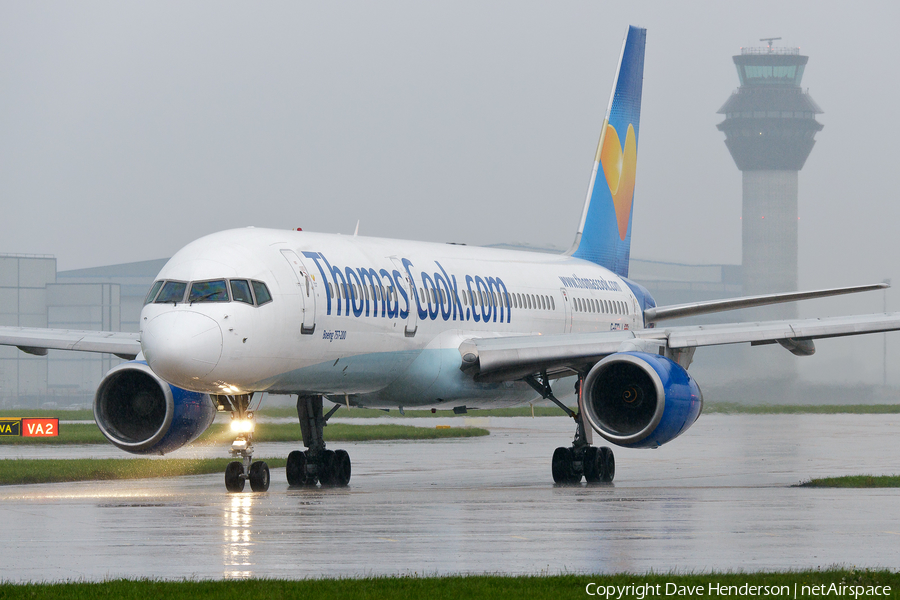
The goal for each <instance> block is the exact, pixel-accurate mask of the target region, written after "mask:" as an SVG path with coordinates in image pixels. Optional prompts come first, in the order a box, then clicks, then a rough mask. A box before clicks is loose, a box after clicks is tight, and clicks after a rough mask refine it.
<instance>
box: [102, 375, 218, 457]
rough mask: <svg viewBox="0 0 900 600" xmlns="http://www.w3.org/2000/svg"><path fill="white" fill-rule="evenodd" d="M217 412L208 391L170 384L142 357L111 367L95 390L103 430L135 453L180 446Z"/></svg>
mask: <svg viewBox="0 0 900 600" xmlns="http://www.w3.org/2000/svg"><path fill="white" fill-rule="evenodd" d="M215 416H216V407H215V405H213V403H212V400H210V398H209V396H208V395H206V394H201V393H197V392H189V391H187V390H183V389H181V388H177V387H175V386H173V385H169V384H168V383H166V382H165V381H163V380H162V379H160V378H159V377H158V376H157V375H156V374H155V373H154V372H153V371H152V370H151V369H150V367H148V366H147V363H145V362H143V361H131V362H127V363H122V364H121V365H118V366H116V367H114V368H112V369H111V370H110V371H109V373H107V374H106V377H104V378H103V381H101V382H100V387H98V388H97V393H96V394H95V395H94V419H95V420H96V421H97V425H98V426H99V427H100V431H102V432H103V435H105V436H106V439H108V440H109V441H110V442H112V443H113V444H114V445H116V446H118V447H119V448H121V449H122V450H125V451H126V452H131V453H132V454H165V453H167V452H171V451H173V450H177V449H178V448H181V447H182V446H184V445H185V444H188V443H190V442H192V441H194V440H195V439H197V437H198V436H199V435H200V434H201V433H203V432H204V431H206V428H207V427H209V426H210V424H212V422H213V419H214V418H215Z"/></svg>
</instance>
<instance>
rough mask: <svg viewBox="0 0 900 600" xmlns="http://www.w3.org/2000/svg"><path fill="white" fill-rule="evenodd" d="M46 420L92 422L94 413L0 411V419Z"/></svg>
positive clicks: (51, 410)
mask: <svg viewBox="0 0 900 600" xmlns="http://www.w3.org/2000/svg"><path fill="white" fill-rule="evenodd" d="M17 417H21V418H23V419H28V418H41V417H43V418H47V419H59V420H60V421H93V420H94V411H92V410H64V409H59V408H54V409H48V408H29V409H18V408H10V409H3V410H0V418H3V419H8V418H17Z"/></svg>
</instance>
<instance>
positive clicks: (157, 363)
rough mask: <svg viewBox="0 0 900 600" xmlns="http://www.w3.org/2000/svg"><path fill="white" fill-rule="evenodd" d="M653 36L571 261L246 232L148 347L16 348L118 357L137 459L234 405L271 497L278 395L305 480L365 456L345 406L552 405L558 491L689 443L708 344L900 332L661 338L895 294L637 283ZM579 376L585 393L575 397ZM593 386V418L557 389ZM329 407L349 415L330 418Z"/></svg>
mask: <svg viewBox="0 0 900 600" xmlns="http://www.w3.org/2000/svg"><path fill="white" fill-rule="evenodd" d="M645 39H646V30H644V29H639V28H636V27H631V28H629V29H628V32H627V35H626V38H625V41H624V43H623V46H622V52H621V56H620V58H619V64H618V69H617V72H616V76H615V81H614V85H613V90H612V94H611V97H610V101H609V106H608V108H607V112H606V119H605V120H604V122H603V128H602V130H601V133H600V143H599V145H598V147H597V153H596V156H595V157H594V164H593V172H592V174H591V179H590V185H589V186H588V193H587V198H586V199H585V202H584V210H583V212H582V215H581V221H580V223H579V226H578V229H577V231H576V234H575V241H574V243H573V244H572V247H571V249H570V250H569V251H568V252H566V253H565V254H562V255H556V254H538V253H533V252H516V251H511V250H500V249H490V248H477V247H469V246H464V245H453V244H435V243H425V242H413V241H400V240H390V239H379V238H370V237H362V236H352V237H350V236H339V235H331V234H322V233H309V232H304V231H299V230H298V231H283V230H276V229H255V228H252V227H251V228H246V229H236V230H231V231H223V232H220V233H215V234H213V235H209V236H206V237H203V238H201V239H199V240H197V241H194V242H192V243H190V244H188V245H187V246H185V247H184V248H182V249H181V250H179V251H178V252H177V253H176V254H175V256H173V257H172V259H171V260H170V261H169V262H168V263H167V264H166V265H165V266H164V267H163V269H162V271H160V273H159V276H158V277H157V280H156V282H155V283H154V284H153V286H152V287H151V289H150V292H149V293H148V294H147V298H146V303H145V305H144V307H143V310H142V311H141V316H140V333H134V334H132V333H121V332H103V331H69V330H52V329H34V328H17V327H0V344H5V345H13V346H18V347H19V348H20V349H21V350H23V351H25V352H29V353H32V354H39V355H41V354H46V353H47V351H48V350H49V349H59V350H79V351H87V352H106V353H112V354H115V355H117V356H120V357H122V358H125V359H128V360H129V362H124V363H122V364H120V365H118V366H116V367H114V368H113V369H111V370H110V371H109V373H108V374H107V375H106V376H105V377H104V379H103V380H102V382H101V383H100V386H99V389H98V390H97V393H96V395H95V398H94V416H95V418H96V421H97V424H98V425H99V427H100V429H101V431H102V432H103V434H104V435H105V436H106V437H107V438H108V439H109V441H110V442H112V443H113V444H115V445H116V446H118V447H119V448H121V449H123V450H125V451H127V452H131V453H135V454H150V453H153V454H163V453H167V452H171V451H173V450H175V449H177V448H180V447H181V446H183V445H185V444H188V443H190V442H191V441H192V440H194V439H196V438H197V436H199V435H200V434H201V433H202V432H203V431H204V430H205V429H206V428H207V427H209V425H210V424H211V423H212V421H213V417H214V416H215V414H216V412H217V411H229V412H230V413H231V415H232V420H233V428H234V429H235V431H236V434H235V437H236V439H235V440H234V442H233V444H232V447H231V453H232V456H234V457H235V459H236V460H234V461H233V462H232V463H231V464H229V465H228V468H227V470H226V472H225V486H226V488H227V489H228V490H229V491H231V492H239V491H242V490H243V489H244V483H245V481H247V480H249V481H250V487H251V489H252V490H254V491H265V490H267V489H268V487H269V468H268V466H267V465H266V464H265V463H264V462H261V461H256V462H254V461H253V460H252V453H253V445H252V435H253V422H254V420H253V412H254V411H255V410H256V408H258V404H259V401H260V399H261V398H262V394H263V393H264V392H270V393H278V394H294V395H296V396H297V414H298V417H299V420H300V429H301V437H302V440H303V446H304V447H305V448H306V450H305V451H300V450H297V451H294V452H291V453H290V455H289V456H288V460H287V469H286V471H287V480H288V483H289V484H290V485H291V486H309V485H316V484H317V483H321V484H322V485H346V484H347V483H348V482H349V480H350V473H351V468H350V457H349V455H348V454H347V452H345V451H343V450H334V451H333V450H331V449H326V445H325V442H324V440H323V438H322V432H323V427H324V426H325V423H326V422H327V421H328V419H329V418H330V417H331V416H332V415H333V414H335V411H337V410H339V408H340V407H341V406H348V407H349V406H356V407H370V408H398V407H400V408H440V409H454V410H455V411H456V412H465V411H466V410H468V409H474V408H496V407H503V406H512V405H517V404H522V403H527V402H529V401H533V400H534V399H536V398H538V397H540V398H544V399H548V400H551V401H553V402H555V403H556V404H557V405H559V407H560V409H561V410H564V411H566V412H567V413H568V414H569V415H570V416H572V417H573V418H574V421H575V438H574V441H573V442H572V444H571V446H562V447H560V448H557V449H556V451H555V452H554V453H553V457H552V460H551V472H552V476H553V480H554V481H555V482H557V483H574V482H579V481H581V479H582V477H583V478H584V479H586V480H587V481H589V482H602V481H612V479H613V477H614V475H615V460H614V457H613V452H612V450H611V449H610V448H608V447H605V446H604V447H599V448H598V447H596V446H594V445H593V434H594V432H596V433H597V434H599V435H600V436H601V437H602V438H604V439H605V440H607V441H608V442H610V443H611V444H615V445H617V446H622V447H626V448H655V447H658V446H660V445H662V444H665V443H667V442H669V441H671V440H673V439H674V438H676V437H678V436H679V435H681V434H682V433H684V432H685V431H686V430H687V429H688V428H689V427H690V426H691V425H692V424H693V423H694V421H696V420H697V418H698V417H699V416H700V411H701V408H702V405H703V398H702V395H701V393H700V388H699V387H698V385H697V383H696V382H695V381H694V379H693V378H692V377H691V376H690V375H689V374H688V372H687V368H688V366H689V365H690V364H691V360H692V357H693V354H694V350H695V349H696V348H698V347H700V346H709V345H717V344H737V343H748V342H749V343H751V344H754V345H757V344H768V343H778V344H780V345H781V346H783V347H784V348H785V349H787V350H788V351H790V352H792V353H794V354H797V355H801V356H807V355H811V354H812V353H813V352H814V351H815V347H814V342H813V340H815V339H817V338H827V337H836V336H845V335H857V334H863V333H874V332H884V331H893V330H897V329H900V315H897V314H877V315H859V316H848V317H837V318H822V319H805V320H792V321H770V322H748V323H732V324H723V325H713V326H678V327H664V326H660V323H662V322H663V321H665V320H667V319H673V318H677V317H685V316H691V315H700V314H705V313H712V312H717V311H725V310H733V309H741V308H747V307H754V306H762V305H767V304H774V303H779V302H790V301H796V300H804V299H809V298H821V297H825V296H832V295H837V294H844V293H851V292H859V291H866V290H874V289H880V288H882V287H884V285H883V284H876V285H867V286H856V287H845V288H835V289H829V290H819V291H811V292H792V293H782V294H773V295H765V296H754V297H743V298H734V299H728V300H713V301H707V302H697V303H692V304H681V305H676V306H663V307H660V306H656V302H655V301H654V300H653V298H652V297H651V296H650V294H649V293H648V291H647V290H646V289H645V288H643V287H641V286H640V285H638V284H637V283H635V282H633V281H631V280H629V279H628V264H629V252H630V245H631V228H632V218H631V215H632V206H633V205H632V202H633V194H634V183H635V167H636V160H637V151H638V134H639V121H640V106H641V87H642V82H643V65H644V45H645ZM564 378H567V379H568V381H570V382H571V383H568V384H566V383H560V380H561V379H564ZM572 384H574V385H575V386H576V390H577V400H578V405H577V410H571V409H570V408H568V407H567V406H565V405H564V404H562V403H561V402H559V401H558V400H557V398H556V396H555V395H554V394H555V391H554V388H555V387H556V388H558V387H559V386H560V385H572ZM324 400H328V401H329V402H330V403H333V407H332V408H331V409H330V410H328V411H327V412H325V408H324V407H325V405H324V402H323V401H324Z"/></svg>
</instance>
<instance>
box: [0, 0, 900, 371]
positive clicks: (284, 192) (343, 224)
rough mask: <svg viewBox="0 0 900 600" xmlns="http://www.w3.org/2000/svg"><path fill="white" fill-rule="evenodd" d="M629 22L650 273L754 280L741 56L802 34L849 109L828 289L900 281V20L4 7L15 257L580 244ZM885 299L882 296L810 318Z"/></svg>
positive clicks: (4, 118)
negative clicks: (285, 238)
mask: <svg viewBox="0 0 900 600" xmlns="http://www.w3.org/2000/svg"><path fill="white" fill-rule="evenodd" d="M629 24H634V25H639V26H642V27H646V28H647V29H648V34H647V51H646V65H645V72H644V95H643V108H642V115H641V128H640V139H639V142H638V147H639V154H638V174H637V184H636V190H635V205H634V216H633V219H634V225H633V242H632V244H633V246H632V256H634V257H639V258H649V259H656V260H666V261H675V262H688V263H719V262H725V263H734V264H737V263H739V262H740V260H741V226H740V215H741V175H740V172H739V171H738V170H737V168H736V167H735V166H734V163H733V161H732V159H731V157H730V155H729V153H728V151H727V149H726V148H725V144H724V142H723V139H724V135H723V134H722V133H721V132H719V131H718V130H717V129H716V127H715V125H716V124H717V123H719V122H721V121H722V120H723V117H722V116H721V115H718V114H716V111H717V110H718V109H719V108H720V107H721V106H722V104H723V103H724V102H725V101H726V100H727V99H728V96H729V95H730V94H731V92H732V91H733V90H734V89H735V88H736V87H737V85H738V80H737V75H736V72H735V68H734V64H733V62H732V59H731V57H732V55H734V54H738V53H740V48H741V47H742V46H759V45H762V44H761V43H760V42H759V41H758V39H759V38H762V37H770V36H781V37H783V38H784V39H783V40H782V41H781V42H778V43H779V44H783V45H789V46H799V47H800V49H801V53H802V54H806V55H808V56H809V57H810V59H809V64H808V65H807V68H806V71H805V75H804V79H803V87H804V88H808V89H809V92H810V94H811V95H812V97H813V98H814V99H815V100H816V102H818V104H819V105H820V106H821V107H822V108H823V110H824V111H825V113H824V114H823V115H820V116H819V117H818V120H819V121H820V122H821V123H824V125H825V128H824V130H823V131H822V132H820V133H819V134H818V136H817V140H818V141H817V143H816V146H815V148H814V149H813V152H812V154H811V156H810V158H809V160H808V161H807V164H806V167H805V168H804V169H803V171H802V172H801V174H800V218H801V221H800V265H799V267H800V288H801V289H811V288H816V287H831V286H836V285H849V284H857V283H868V282H877V281H881V280H882V279H885V278H891V279H892V280H893V281H894V282H895V283H896V284H897V285H900V235H898V231H897V230H898V225H897V224H898V222H900V219H898V217H900V207H898V202H897V199H896V196H897V186H896V178H897V177H896V176H897V166H896V163H897V155H898V152H897V150H896V147H897V135H898V132H900V111H898V110H897V108H896V104H897V102H898V98H900V94H898V89H897V88H898V86H900V84H898V79H897V76H896V71H897V67H896V64H897V59H898V55H900V51H898V47H897V44H896V39H897V27H898V24H900V8H898V6H897V5H896V4H895V3H890V2H853V3H847V2H827V3H826V2H784V1H781V2H762V1H756V0H754V1H752V2H744V3H723V2H713V1H708V2H677V3H675V2H635V1H629V2H619V3H609V2H596V1H595V2H567V3H547V2H509V3H496V4H490V5H486V4H485V3H482V2H460V1H454V2H446V3H438V2H427V3H422V2H408V3H404V2H379V3H367V2H345V3H322V2H308V3H306V2H304V3H293V2H290V3H288V2H267V3H237V2H187V3H185V2H152V3H150V2H146V3H141V4H137V3H121V2H108V3H105V2H79V3H22V2H11V1H8V0H2V1H0V78H2V85H0V206H2V209H3V212H2V216H3V218H2V219H0V252H14V253H40V254H54V255H56V256H57V258H58V264H59V268H60V269H70V268H80V267H89V266H97V265H104V264H114V263H120V262H129V261H137V260H146V259H153V258H161V257H167V256H171V255H172V254H173V253H174V252H175V251H176V250H178V249H179V248H180V247H181V246H183V245H185V244H186V243H188V242H189V241H191V240H192V239H195V238H196V237H199V236H201V235H204V234H207V233H211V232H214V231H218V230H221V229H227V228H232V227H243V226H246V225H255V226H257V227H276V228H296V227H303V228H304V229H306V230H314V231H323V232H342V233H348V234H349V233H352V231H353V228H354V226H355V225H356V221H357V219H358V220H360V233H361V234H364V235H375V236H382V237H398V238H409V239H419V240H429V241H438V242H442V241H456V242H466V243H470V244H487V243H495V242H530V243H533V244H536V245H553V246H556V247H559V248H567V247H568V246H569V244H570V243H571V241H572V238H573V235H574V230H575V227H576V225H577V221H578V219H579V217H580V213H581V208H582V204H583V201H584V194H585V191H586V187H587V184H588V179H589V176H590V170H591V166H592V160H593V156H594V151H595V149H596V144H597V138H598V136H599V128H600V124H601V122H602V119H603V113H604V111H605V108H606V104H607V101H608V98H609V91H610V86H611V84H612V77H613V75H614V71H615V66H616V61H617V59H618V53H619V49H620V46H621V43H622V38H623V35H624V33H625V30H626V27H627V26H628V25H629ZM897 297H898V296H897V294H896V293H889V295H888V302H889V310H896V309H900V302H897V301H896V300H895V298H897ZM881 308H882V295H881V294H880V293H876V294H868V295H866V296H857V297H855V298H853V299H852V300H846V299H845V300H831V301H817V302H814V303H808V304H806V305H804V306H803V308H801V314H802V315H804V316H812V315H819V314H839V313H843V312H879V311H881ZM867 337H868V339H866V340H852V341H848V340H840V341H839V342H837V341H828V342H822V343H821V344H819V355H817V357H816V358H815V359H812V361H809V362H815V363H816V366H813V365H812V364H810V365H808V366H807V365H806V362H807V361H804V369H807V371H804V372H805V373H807V374H809V373H817V374H818V373H820V374H822V375H823V376H827V377H833V378H837V379H842V378H843V379H847V378H851V379H852V378H856V377H860V378H866V377H877V379H878V381H880V373H881V343H882V342H881V339H882V338H881V336H867ZM897 337H898V339H896V340H894V342H895V343H892V345H891V348H892V349H893V348H895V350H892V349H889V353H891V352H893V356H894V357H895V358H896V360H895V361H893V363H895V364H896V365H897V366H898V369H900V334H898V336H897ZM898 369H895V371H897V370H898ZM894 380H895V381H896V382H900V373H897V374H896V376H895V377H894Z"/></svg>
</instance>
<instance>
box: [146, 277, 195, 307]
mask: <svg viewBox="0 0 900 600" xmlns="http://www.w3.org/2000/svg"><path fill="white" fill-rule="evenodd" d="M186 289H187V284H186V283H185V282H183V281H167V282H166V284H165V285H164V286H163V288H162V291H161V292H160V293H159V296H157V297H156V300H154V301H153V303H154V304H166V303H168V302H173V303H178V302H183V301H184V291H185V290H186Z"/></svg>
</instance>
